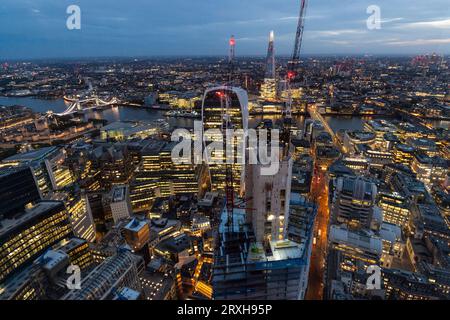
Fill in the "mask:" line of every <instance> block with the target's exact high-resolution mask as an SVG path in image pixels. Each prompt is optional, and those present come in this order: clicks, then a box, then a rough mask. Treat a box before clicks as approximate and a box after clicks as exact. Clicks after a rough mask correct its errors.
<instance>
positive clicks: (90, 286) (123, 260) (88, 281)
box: [63, 250, 143, 300]
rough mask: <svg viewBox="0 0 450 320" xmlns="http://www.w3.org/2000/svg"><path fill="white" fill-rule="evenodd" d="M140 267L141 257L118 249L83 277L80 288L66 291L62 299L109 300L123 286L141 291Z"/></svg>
mask: <svg viewBox="0 0 450 320" xmlns="http://www.w3.org/2000/svg"><path fill="white" fill-rule="evenodd" d="M142 267H143V261H142V258H140V257H139V256H136V255H134V254H132V253H130V252H128V251H124V250H119V251H118V252H117V254H116V255H114V256H112V257H109V258H107V259H106V260H105V261H103V262H102V263H101V264H100V265H99V266H97V267H96V268H95V269H94V270H92V271H91V272H90V273H89V274H88V275H87V276H86V277H84V278H83V280H82V283H81V290H72V291H70V292H68V293H67V294H66V295H65V296H64V297H63V300H111V299H112V298H113V297H114V296H115V295H116V293H117V292H118V290H121V289H122V288H124V287H127V288H130V289H132V290H135V291H137V292H141V291H142V286H141V281H140V279H139V273H140V272H141V270H142Z"/></svg>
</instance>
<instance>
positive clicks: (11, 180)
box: [0, 167, 41, 217]
mask: <svg viewBox="0 0 450 320" xmlns="http://www.w3.org/2000/svg"><path fill="white" fill-rule="evenodd" d="M39 199H41V195H40V192H39V189H38V187H37V184H36V180H35V179H34V176H33V172H32V171H31V168H29V167H19V168H4V169H1V170H0V203H1V206H0V216H2V215H3V216H5V217H8V216H10V215H13V214H15V213H17V212H19V211H22V210H23V209H24V208H25V205H26V204H28V203H31V202H34V201H36V200H39Z"/></svg>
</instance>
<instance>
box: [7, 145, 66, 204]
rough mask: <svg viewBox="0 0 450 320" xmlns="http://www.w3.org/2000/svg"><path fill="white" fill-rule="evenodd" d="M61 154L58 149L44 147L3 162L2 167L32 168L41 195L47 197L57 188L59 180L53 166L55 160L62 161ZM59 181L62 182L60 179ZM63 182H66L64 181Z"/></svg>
mask: <svg viewBox="0 0 450 320" xmlns="http://www.w3.org/2000/svg"><path fill="white" fill-rule="evenodd" d="M61 152H62V151H61V150H60V149H59V148H57V147H44V148H40V149H37V150H32V151H29V152H26V153H20V154H16V155H14V156H11V157H9V158H6V159H4V160H3V161H2V163H1V164H0V167H30V168H31V171H32V172H33V175H34V178H35V180H36V184H37V186H38V188H39V190H40V192H41V195H42V196H43V197H45V196H46V195H47V194H48V193H49V192H50V191H52V190H55V187H57V185H56V180H57V179H56V176H55V173H54V172H53V169H54V168H55V167H54V166H52V163H54V160H55V161H57V160H58V159H60V157H61ZM64 175H65V174H63V176H64ZM58 181H60V180H59V179H58ZM62 181H66V180H65V179H62ZM62 183H63V182H62ZM63 184H64V183H63Z"/></svg>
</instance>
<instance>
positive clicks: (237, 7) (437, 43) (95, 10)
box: [0, 0, 450, 60]
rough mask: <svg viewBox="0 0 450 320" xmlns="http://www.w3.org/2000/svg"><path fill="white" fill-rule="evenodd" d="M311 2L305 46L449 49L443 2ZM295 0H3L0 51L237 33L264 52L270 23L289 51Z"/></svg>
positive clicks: (191, 42) (196, 49)
mask: <svg viewBox="0 0 450 320" xmlns="http://www.w3.org/2000/svg"><path fill="white" fill-rule="evenodd" d="M344 2H345V3H343V2H340V3H339V4H336V3H331V4H330V3H329V2H327V1H311V2H310V3H309V5H308V14H307V27H306V30H307V32H305V38H304V45H303V48H302V54H304V55H316V54H325V55H329V54H348V55H361V54H374V55H380V54H382V55H391V54H392V55H398V54H405V55H412V54H423V53H432V52H436V53H438V54H448V53H450V37H449V36H448V34H449V32H448V31H449V29H450V12H449V10H448V9H447V10H445V8H446V7H448V6H446V2H445V1H433V2H432V3H428V2H423V3H420V2H419V3H415V4H413V5H412V4H411V3H409V2H407V1H404V0H395V1H377V2H374V1H366V0H364V1H358V2H355V1H351V0H348V1H344ZM73 4H74V5H78V6H79V7H80V9H81V29H80V30H68V29H67V27H66V20H67V18H68V17H69V14H67V13H66V9H67V7H68V6H69V5H73ZM298 5H299V4H298V1H294V0H279V1H276V2H274V1H271V0H263V1H236V0H232V1H228V2H227V3H226V4H225V3H215V2H210V1H203V0H202V1H197V2H194V3H191V2H189V3H185V2H183V1H178V0H176V1H173V5H171V6H167V5H166V3H163V2H162V1H160V0H155V1H141V0H134V1H131V2H128V3H127V5H125V4H118V3H110V2H106V1H103V0H101V1H97V2H96V4H92V3H89V2H88V1H75V2H74V3H71V2H69V1H64V2H62V3H55V2H53V1H45V0H39V1H33V2H29V1H25V0H19V1H11V0H6V1H3V4H1V5H0V8H1V11H0V18H1V19H0V21H2V22H1V25H2V27H1V28H0V38H1V39H2V40H3V41H2V42H3V46H2V48H0V59H6V60H8V59H40V58H78V57H81V58H82V57H110V56H112V57H141V56H149V57H150V56H217V55H223V53H224V52H226V46H227V39H228V38H229V36H230V35H231V34H234V35H235V37H236V41H237V50H236V52H237V55H238V56H239V55H241V56H249V55H261V56H263V55H264V53H265V51H266V46H267V38H268V33H269V31H270V30H274V31H275V52H276V55H277V56H280V55H287V56H288V55H290V54H291V51H292V41H293V39H294V31H295V26H296V24H297V19H298V18H297V17H298ZM370 5H377V6H379V8H380V18H381V20H380V22H381V25H380V27H381V28H380V29H374V30H370V29H368V28H367V25H366V21H367V19H368V18H369V16H370V13H367V8H368V7H369V6H370Z"/></svg>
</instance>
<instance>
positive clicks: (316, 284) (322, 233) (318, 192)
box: [306, 170, 330, 300]
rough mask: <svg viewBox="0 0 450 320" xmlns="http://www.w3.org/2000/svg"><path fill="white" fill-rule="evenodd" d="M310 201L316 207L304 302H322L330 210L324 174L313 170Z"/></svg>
mask: <svg viewBox="0 0 450 320" xmlns="http://www.w3.org/2000/svg"><path fill="white" fill-rule="evenodd" d="M310 194H311V199H315V201H316V202H317V205H318V209H317V217H316V222H315V225H314V237H315V241H314V242H313V248H312V253H311V265H310V269H309V281H308V290H307V292H306V300H322V299H323V287H324V270H325V257H326V251H327V243H328V242H327V239H328V220H329V217H330V213H329V212H330V210H329V207H328V184H327V182H326V178H325V172H324V171H322V170H315V174H314V176H313V179H312V182H311V193H310Z"/></svg>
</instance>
